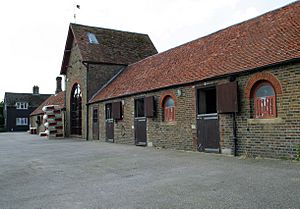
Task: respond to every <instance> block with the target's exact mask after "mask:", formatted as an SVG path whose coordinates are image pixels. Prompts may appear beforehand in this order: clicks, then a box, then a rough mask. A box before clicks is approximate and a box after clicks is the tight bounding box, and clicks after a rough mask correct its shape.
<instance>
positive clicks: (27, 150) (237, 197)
mask: <svg viewBox="0 0 300 209" xmlns="http://www.w3.org/2000/svg"><path fill="white" fill-rule="evenodd" d="M150 207H151V208H300V164H299V163H295V162H290V161H280V160H253V159H238V158H234V157H227V156H221V155H215V154H204V153H193V152H182V151H172V150H157V149H154V148H145V147H135V146H130V145H119V144H109V143H100V142H87V141H79V140H75V139H66V140H47V139H45V138H40V137H38V136H32V135H28V134H25V133H14V134H12V133H4V134H3V133H2V134H0V208H72V209H76V208H150Z"/></svg>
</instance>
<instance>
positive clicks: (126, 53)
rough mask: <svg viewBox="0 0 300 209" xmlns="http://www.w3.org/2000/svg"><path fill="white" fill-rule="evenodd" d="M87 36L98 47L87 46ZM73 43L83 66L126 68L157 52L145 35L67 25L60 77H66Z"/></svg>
mask: <svg viewBox="0 0 300 209" xmlns="http://www.w3.org/2000/svg"><path fill="white" fill-rule="evenodd" d="M88 33H93V34H95V36H96V38H97V40H98V42H99V44H91V43H90V42H89V39H88ZM74 39H75V40H76V42H77V43H78V47H79V50H80V53H81V56H82V60H81V61H83V62H93V63H109V64H120V65H128V64H131V63H134V62H137V61H139V60H142V59H144V58H146V57H148V56H151V55H154V54H157V50H156V48H155V46H154V45H153V43H152V41H151V40H150V38H149V36H148V35H147V34H140V33H132V32H125V31H119V30H113V29H106V28H98V27H91V26H85V25H78V24H73V23H71V24H70V27H69V32H68V37H67V41H66V46H65V52H64V58H63V62H62V66H61V74H65V73H66V69H67V65H68V62H69V56H70V50H71V48H72V43H73V40H74Z"/></svg>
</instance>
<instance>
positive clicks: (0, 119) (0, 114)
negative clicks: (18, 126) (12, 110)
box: [0, 101, 4, 129]
mask: <svg viewBox="0 0 300 209" xmlns="http://www.w3.org/2000/svg"><path fill="white" fill-rule="evenodd" d="M3 109H4V102H3V101H1V102H0V129H1V128H3V127H4V115H3Z"/></svg>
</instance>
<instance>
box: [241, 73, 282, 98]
mask: <svg viewBox="0 0 300 209" xmlns="http://www.w3.org/2000/svg"><path fill="white" fill-rule="evenodd" d="M259 81H268V82H269V83H271V84H272V86H273V88H274V90H275V93H276V95H277V96H278V95H280V94H282V87H281V84H280V82H279V80H278V79H277V78H276V77H275V76H274V75H273V74H272V73H256V74H254V75H253V76H252V77H251V78H250V79H249V81H248V83H247V85H246V87H245V94H246V98H248V99H250V98H251V90H252V88H253V86H254V85H255V84H256V83H257V82H259Z"/></svg>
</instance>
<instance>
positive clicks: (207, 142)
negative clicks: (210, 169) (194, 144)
mask: <svg viewBox="0 0 300 209" xmlns="http://www.w3.org/2000/svg"><path fill="white" fill-rule="evenodd" d="M197 138H198V150H199V151H213V152H220V136H219V121H218V115H217V113H213V114H203V115H198V116H197Z"/></svg>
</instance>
